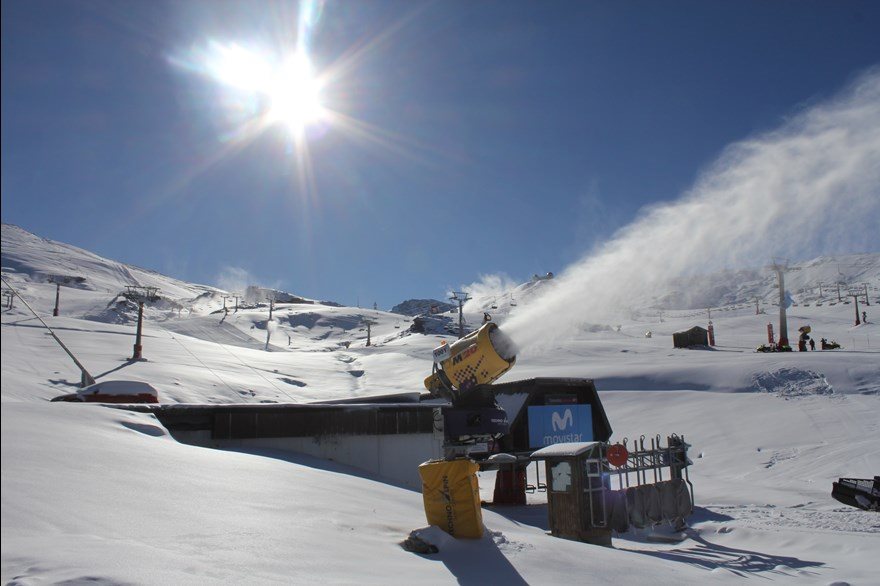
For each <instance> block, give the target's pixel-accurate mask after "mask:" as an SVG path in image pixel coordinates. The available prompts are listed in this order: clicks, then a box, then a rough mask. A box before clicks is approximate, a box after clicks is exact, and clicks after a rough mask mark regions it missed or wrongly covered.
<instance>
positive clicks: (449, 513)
mask: <svg viewBox="0 0 880 586" xmlns="http://www.w3.org/2000/svg"><path fill="white" fill-rule="evenodd" d="M477 470H479V466H477V464H475V463H474V462H472V461H470V460H465V459H461V460H451V461H446V460H431V461H429V462H425V463H424V464H422V465H421V466H419V476H421V477H422V498H423V499H424V501H425V516H426V517H427V518H428V523H429V524H431V525H437V526H438V527H440V528H441V529H443V530H444V531H446V532H447V533H449V534H450V535H452V536H453V537H467V538H471V539H479V538H480V537H482V536H483V512H482V510H481V509H480V486H479V483H478V481H477Z"/></svg>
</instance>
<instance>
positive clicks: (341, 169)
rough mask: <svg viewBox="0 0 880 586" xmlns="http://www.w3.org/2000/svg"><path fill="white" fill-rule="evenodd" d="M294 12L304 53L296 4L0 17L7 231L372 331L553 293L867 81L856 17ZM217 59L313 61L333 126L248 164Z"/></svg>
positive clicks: (869, 41)
mask: <svg viewBox="0 0 880 586" xmlns="http://www.w3.org/2000/svg"><path fill="white" fill-rule="evenodd" d="M312 8H313V9H315V12H314V19H313V26H311V27H306V28H304V27H300V26H298V18H299V17H298V15H299V12H300V5H299V4H298V3H297V2H272V3H269V2H230V3H225V2H220V1H213V0H212V1H205V2H186V1H182V0H180V1H175V2H158V1H157V2H153V1H146V0H142V1H130V0H115V1H108V2H84V1H81V2H78V1H72V0H31V1H23V0H12V1H9V0H4V2H2V216H3V221H4V222H11V223H15V224H18V225H20V226H22V227H24V228H26V229H28V230H31V231H32V232H35V233H36V234H38V235H40V236H44V237H47V238H52V239H56V240H61V241H64V242H69V243H72V244H75V245H77V246H81V247H83V248H86V249H89V250H92V251H94V252H96V253H98V254H101V255H104V256H108V257H110V258H114V259H118V260H121V261H124V262H128V263H132V264H136V265H139V266H142V267H146V268H151V269H155V270H158V271H161V272H164V273H167V274H170V275H172V276H176V277H179V278H183V279H186V280H190V281H195V282H202V283H209V284H217V283H218V279H220V278H221V276H222V275H224V274H229V273H230V271H231V270H233V269H235V270H237V271H238V272H241V270H244V271H247V273H248V274H249V275H251V276H252V279H253V280H254V281H257V282H260V283H263V284H267V285H276V286H279V287H281V288H284V289H287V290H290V291H293V292H296V293H299V294H302V295H306V296H309V297H315V298H320V299H332V300H336V301H339V302H342V303H346V304H354V303H356V302H357V301H360V303H361V304H362V305H370V304H372V303H373V302H374V301H376V302H378V303H379V305H380V306H381V307H384V308H388V307H390V306H391V305H393V304H395V303H398V302H399V301H402V300H403V299H407V298H413V297H435V298H442V297H443V295H444V293H445V292H446V291H448V290H449V289H451V288H457V287H459V286H460V285H462V284H466V283H470V282H473V281H476V280H478V279H479V278H480V275H482V274H490V273H505V274H507V275H509V276H510V277H512V278H513V279H514V280H517V281H523V280H526V279H528V277H529V276H530V275H532V274H533V273H544V272H547V271H554V272H559V271H560V270H562V269H563V268H564V267H565V266H566V265H568V264H569V263H571V262H573V261H575V260H577V259H578V258H580V257H581V256H582V255H583V254H584V253H585V252H587V251H588V250H590V249H591V247H593V246H594V245H595V244H597V243H599V242H601V241H602V240H603V239H605V238H608V237H609V236H610V235H611V234H613V233H614V231H615V230H616V229H618V228H620V227H623V226H625V225H627V224H629V223H630V222H631V221H632V220H633V218H635V217H636V216H637V214H638V212H639V210H640V209H642V208H643V207H644V206H646V205H650V204H653V203H657V202H662V201H670V200H674V199H676V198H677V197H678V196H679V195H680V194H681V193H682V192H684V191H686V190H687V189H688V187H689V186H690V185H691V184H692V182H693V181H694V179H695V178H696V176H697V175H698V174H699V172H700V170H701V169H703V168H705V166H706V165H708V164H709V163H711V162H712V161H713V160H714V159H715V158H716V157H717V156H718V154H719V153H720V152H721V151H722V149H724V147H725V146H726V145H728V144H730V143H732V142H734V141H737V140H742V139H744V138H748V137H749V136H752V135H755V134H757V133H761V132H764V131H767V130H772V129H773V128H775V127H777V126H778V125H779V124H780V123H782V122H783V121H784V120H785V119H786V118H788V117H790V116H792V115H793V114H795V113H797V112H798V111H800V110H802V109H804V108H806V107H809V106H810V105H811V104H813V103H816V102H817V101H820V100H822V99H823V98H826V97H828V96H830V95H833V94H834V93H835V92H837V91H838V90H839V89H840V88H842V87H844V86H845V85H847V84H848V83H849V82H851V81H852V80H853V79H855V78H856V77H857V76H858V75H859V74H860V73H862V72H864V71H865V70H866V69H867V68H869V67H871V66H875V65H878V64H880V42H878V40H877V39H878V38H880V3H877V2H869V1H865V2H852V1H834V2H832V1H830V0H829V1H825V2H809V1H801V2H794V1H778V2H767V1H758V2H747V1H736V2H733V1H724V2H713V1H708V0H701V1H694V2H656V1H650V2H635V1H633V2H611V1H602V2H591V1H586V0H583V1H577V2H569V1H562V0H554V1H551V2H538V1H532V2H518V1H513V0H505V1H501V2H489V1H480V2H473V1H460V2H459V1H452V0H449V1H447V0H444V1H439V2H431V3H419V2H415V1H410V0H407V1H401V2H385V1H379V0H369V1H355V0H348V1H344V2H341V1H337V2H333V1H329V2H326V3H324V4H323V5H321V4H317V5H315V4H313V5H312ZM211 42H213V43H227V44H228V43H239V44H244V45H247V46H253V47H259V48H260V49H261V50H262V51H264V52H265V53H266V54H272V55H275V56H278V57H279V58H280V56H282V55H283V54H286V53H289V52H291V51H293V50H294V48H295V47H296V46H297V45H299V46H305V47H307V48H308V52H309V57H310V58H311V61H312V66H313V68H314V71H315V72H316V75H318V76H321V75H323V74H324V73H328V72H332V73H333V76H332V78H330V79H329V81H328V82H327V84H326V85H325V86H324V87H323V88H322V91H321V96H322V102H323V104H324V105H325V106H326V108H327V109H328V110H331V111H333V112H336V113H338V114H340V117H339V118H338V119H337V120H335V121H333V122H332V123H331V122H322V123H319V124H316V125H314V126H311V127H309V128H307V129H306V131H305V134H306V139H305V140H303V141H296V140H294V139H293V138H292V137H291V133H290V132H289V130H288V129H287V128H286V127H284V126H283V125H274V126H267V127H265V128H263V129H261V132H259V133H255V134H253V135H249V136H248V137H247V138H246V139H242V138H241V136H240V135H241V133H240V132H239V133H238V134H236V133H237V131H239V130H240V128H239V127H238V126H239V125H238V123H239V122H241V121H242V119H243V118H242V116H244V114H242V110H241V108H240V106H241V103H240V102H237V101H235V100H232V99H231V98H230V95H229V91H228V88H224V87H223V85H222V84H220V83H218V81H217V80H216V79H212V78H211V77H210V76H207V75H204V73H203V72H200V71H198V70H197V68H195V67H193V66H192V65H193V64H194V63H195V62H196V61H197V59H196V57H195V56H197V55H199V54H200V51H201V49H203V48H204V47H206V46H208V45H209V44H210V43H211ZM341 120H344V121H348V122H346V123H344V124H343V123H340V122H339V121H341ZM351 121H356V124H357V126H358V127H360V128H361V129H362V131H361V132H355V131H354V130H353V129H354V128H355V125H354V124H352V123H351ZM235 136H238V138H234V137H235ZM304 152H307V153H308V159H309V165H308V166H307V169H308V172H309V177H310V181H303V180H302V179H303V171H302V169H303V167H302V166H298V165H297V161H298V160H300V158H301V156H302V154H303V153H304ZM828 252H840V251H828ZM233 272H235V271H233Z"/></svg>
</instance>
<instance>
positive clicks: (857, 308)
mask: <svg viewBox="0 0 880 586" xmlns="http://www.w3.org/2000/svg"><path fill="white" fill-rule="evenodd" d="M852 298H853V301H855V302H856V325H859V324H861V323H862V320H860V319H859V296H858V295H853V296H852Z"/></svg>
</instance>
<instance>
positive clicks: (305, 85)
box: [207, 44, 325, 134]
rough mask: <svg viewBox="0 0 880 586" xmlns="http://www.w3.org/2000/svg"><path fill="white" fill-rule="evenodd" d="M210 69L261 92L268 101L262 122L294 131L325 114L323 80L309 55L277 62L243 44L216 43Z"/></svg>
mask: <svg viewBox="0 0 880 586" xmlns="http://www.w3.org/2000/svg"><path fill="white" fill-rule="evenodd" d="M207 69H208V72H209V74H210V75H211V77H213V78H214V79H216V80H217V81H219V82H221V83H223V84H224V85H227V86H229V87H231V88H234V89H235V90H238V91H245V92H252V93H255V94H259V95H260V96H262V98H263V99H264V100H265V101H266V104H267V107H266V108H267V109H266V110H265V111H264V113H263V122H264V123H265V124H267V125H269V124H283V125H285V126H287V127H288V128H289V129H290V131H291V132H293V133H294V134H300V133H301V132H302V131H303V130H304V129H305V127H306V126H309V125H310V124H314V123H316V122H319V121H320V120H321V119H322V118H323V117H324V115H325V110H324V107H323V105H322V104H321V93H320V83H319V81H318V80H317V79H316V78H315V76H314V73H313V71H312V65H311V63H310V62H309V59H308V57H307V56H306V55H304V54H302V53H295V54H293V55H291V56H289V57H288V58H287V59H286V60H284V61H283V62H282V63H280V64H277V63H275V62H273V60H271V59H270V58H268V57H266V56H264V55H261V54H260V53H258V52H255V51H252V50H250V49H247V48H245V47H242V46H240V45H235V44H233V45H227V46H215V47H214V51H213V58H212V59H211V60H210V64H209V66H208V68H207Z"/></svg>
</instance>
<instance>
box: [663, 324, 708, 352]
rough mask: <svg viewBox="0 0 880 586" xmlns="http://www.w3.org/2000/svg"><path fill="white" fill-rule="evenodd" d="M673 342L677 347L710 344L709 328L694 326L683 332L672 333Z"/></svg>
mask: <svg viewBox="0 0 880 586" xmlns="http://www.w3.org/2000/svg"><path fill="white" fill-rule="evenodd" d="M672 344H673V346H675V347H676V348H690V347H691V346H708V345H709V330H707V329H706V328H701V327H700V326H694V327H692V328H691V329H689V330H685V331H683V332H675V333H674V334H672Z"/></svg>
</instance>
